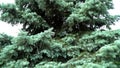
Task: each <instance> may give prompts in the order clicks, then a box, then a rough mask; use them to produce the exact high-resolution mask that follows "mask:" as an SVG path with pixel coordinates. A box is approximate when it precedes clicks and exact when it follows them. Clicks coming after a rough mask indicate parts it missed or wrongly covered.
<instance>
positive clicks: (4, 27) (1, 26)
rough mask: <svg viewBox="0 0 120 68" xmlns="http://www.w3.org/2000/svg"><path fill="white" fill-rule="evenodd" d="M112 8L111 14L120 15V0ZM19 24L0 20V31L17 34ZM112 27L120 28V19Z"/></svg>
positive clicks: (8, 1)
mask: <svg viewBox="0 0 120 68" xmlns="http://www.w3.org/2000/svg"><path fill="white" fill-rule="evenodd" d="M0 3H14V0H0ZM113 3H114V10H109V12H110V14H112V15H118V14H119V15H120V0H113ZM21 27H22V26H21V25H16V26H11V25H10V24H7V23H5V22H2V21H0V33H6V34H8V35H11V36H17V34H18V33H19V30H20V29H21ZM111 27H112V29H113V30H115V29H120V21H119V22H117V23H116V24H115V25H111Z"/></svg>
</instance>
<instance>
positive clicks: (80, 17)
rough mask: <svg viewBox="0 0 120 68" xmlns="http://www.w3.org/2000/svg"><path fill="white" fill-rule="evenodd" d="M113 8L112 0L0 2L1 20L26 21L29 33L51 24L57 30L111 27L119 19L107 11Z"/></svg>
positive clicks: (22, 0)
mask: <svg viewBox="0 0 120 68" xmlns="http://www.w3.org/2000/svg"><path fill="white" fill-rule="evenodd" d="M112 8H113V4H112V0H105V1H104V0H15V4H1V5H0V10H1V11H2V14H1V20H2V21H6V22H8V23H11V24H12V25H15V24H18V23H20V24H23V30H25V31H28V32H29V34H37V33H40V32H41V31H44V30H46V29H48V28H50V27H53V28H54V31H55V32H56V33H60V32H67V33H68V32H73V31H74V32H76V31H77V32H78V31H86V30H87V31H88V30H92V31H93V30H95V29H96V28H100V27H102V26H104V25H105V26H107V27H109V25H111V24H113V23H114V22H115V21H116V20H117V19H116V16H111V15H110V14H109V13H108V10H109V9H112ZM60 34H61V33H60Z"/></svg>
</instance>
